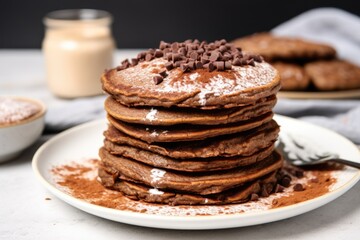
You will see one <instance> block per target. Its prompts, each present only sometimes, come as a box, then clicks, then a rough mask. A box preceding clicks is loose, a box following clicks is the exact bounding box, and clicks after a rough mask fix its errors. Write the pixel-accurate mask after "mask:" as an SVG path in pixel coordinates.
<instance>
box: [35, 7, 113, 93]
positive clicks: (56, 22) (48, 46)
mask: <svg viewBox="0 0 360 240" xmlns="http://www.w3.org/2000/svg"><path fill="white" fill-rule="evenodd" d="M111 21H112V17H111V14H110V13H108V12H106V11H100V10H94V9H68V10H59V11H53V12H50V13H48V14H47V15H46V16H45V18H44V24H45V27H46V32H45V37H44V40H43V44H42V49H43V51H44V55H45V63H46V70H47V71H46V72H47V83H48V85H49V89H50V90H51V92H52V93H53V94H55V95H56V96H59V97H65V98H74V97H85V96H94V95H98V94H101V93H102V89H101V84H100V81H99V76H100V75H101V74H102V73H103V71H104V69H108V68H111V67H112V65H113V52H114V50H115V44H114V39H113V37H112V34H111V29H110V25H111Z"/></svg>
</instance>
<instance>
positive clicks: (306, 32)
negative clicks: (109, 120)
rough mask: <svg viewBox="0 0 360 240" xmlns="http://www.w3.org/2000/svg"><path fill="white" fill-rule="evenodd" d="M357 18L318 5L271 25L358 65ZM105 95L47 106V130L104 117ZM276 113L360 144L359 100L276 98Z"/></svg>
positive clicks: (359, 38)
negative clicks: (322, 44) (318, 43)
mask: <svg viewBox="0 0 360 240" xmlns="http://www.w3.org/2000/svg"><path fill="white" fill-rule="evenodd" d="M359 29H360V19H359V17H357V16H355V15H352V14H350V13H347V12H345V11H342V10H339V9H334V8H320V9H314V10H310V11H308V12H305V13H303V14H301V15H299V16H297V17H295V18H293V19H291V20H289V21H287V22H285V23H283V24H281V25H280V26H278V27H276V28H274V29H273V30H272V32H273V33H274V34H277V35H287V36H297V37H303V38H307V39H309V40H315V41H321V42H326V43H329V44H331V45H333V46H335V47H336V49H337V51H338V53H339V56H340V57H341V58H344V59H348V60H350V61H352V62H354V63H357V64H359V65H360V31H359ZM104 99H105V96H98V97H93V98H83V99H76V100H68V101H65V102H62V104H59V105H58V106H55V107H52V108H51V109H49V111H48V113H47V116H46V126H47V129H48V130H54V131H60V130H63V129H66V128H69V127H71V126H74V125H77V124H80V123H83V122H86V121H89V120H92V119H97V118H104V117H105V111H104V109H103V102H104ZM275 112H276V113H279V114H283V115H288V116H291V117H295V118H299V119H302V120H304V121H308V122H312V123H315V124H318V125H321V126H324V127H327V128H330V129H332V130H334V131H337V132H339V133H341V134H343V135H344V136H346V137H348V138H349V139H351V140H352V141H354V142H355V143H358V144H360V123H359V122H360V101H359V100H292V99H279V101H278V104H277V106H276V107H275Z"/></svg>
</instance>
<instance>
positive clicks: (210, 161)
mask: <svg viewBox="0 0 360 240" xmlns="http://www.w3.org/2000/svg"><path fill="white" fill-rule="evenodd" d="M104 148H105V149H106V150H101V151H107V152H109V153H110V154H111V155H110V154H108V155H106V156H107V157H106V158H104V159H102V160H103V161H104V162H107V165H108V166H111V165H114V162H119V161H121V159H118V158H119V156H120V157H124V158H128V159H130V160H136V161H138V162H143V163H146V164H148V165H150V166H153V167H157V168H165V169H171V170H177V171H184V172H203V171H217V170H227V169H231V168H236V167H239V166H246V165H250V164H253V163H256V162H260V161H262V160H264V159H265V158H266V157H268V156H269V155H270V154H271V152H272V151H273V150H274V144H273V145H271V146H270V147H267V148H265V149H261V150H259V151H258V152H256V153H255V154H253V155H251V156H234V157H213V158H190V159H182V160H179V159H174V158H170V157H166V156H163V155H160V154H157V153H153V152H150V151H146V150H143V149H139V148H135V147H131V146H127V145H117V144H114V143H112V142H110V141H108V140H105V141H104Z"/></svg>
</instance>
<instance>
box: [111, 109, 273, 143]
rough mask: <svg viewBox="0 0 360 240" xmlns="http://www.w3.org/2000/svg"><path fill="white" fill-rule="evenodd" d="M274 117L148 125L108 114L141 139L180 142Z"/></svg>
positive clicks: (114, 122)
mask: <svg viewBox="0 0 360 240" xmlns="http://www.w3.org/2000/svg"><path fill="white" fill-rule="evenodd" d="M272 117H273V113H272V112H269V113H265V114H264V115H262V116H259V117H256V118H252V119H250V120H246V121H241V122H236V123H231V124H222V125H215V126H209V125H206V126H201V125H176V126H171V127H168V126H165V127H160V126H148V125H140V124H129V123H125V122H122V121H120V120H117V119H115V118H113V117H111V116H110V115H108V120H109V122H110V123H111V124H112V125H113V126H114V127H115V128H117V129H118V130H120V131H121V132H124V133H125V134H127V135H129V136H132V137H134V138H137V139H141V140H143V141H145V142H148V143H152V142H179V141H193V140H203V139H206V138H211V137H216V136H220V135H225V134H233V133H238V132H243V131H246V130H249V129H252V128H256V127H258V126H261V125H263V124H264V123H267V122H269V121H270V120H271V119H272Z"/></svg>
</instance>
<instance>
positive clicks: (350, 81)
mask: <svg viewBox="0 0 360 240" xmlns="http://www.w3.org/2000/svg"><path fill="white" fill-rule="evenodd" d="M305 71H306V73H307V74H308V75H309V76H310V78H311V81H312V82H313V84H314V86H315V87H316V88H317V89H319V90H320V91H333V90H348V89H356V88H360V68H359V67H358V66H356V65H354V64H352V63H350V62H347V61H344V60H331V61H317V62H312V63H308V64H306V65H305Z"/></svg>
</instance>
